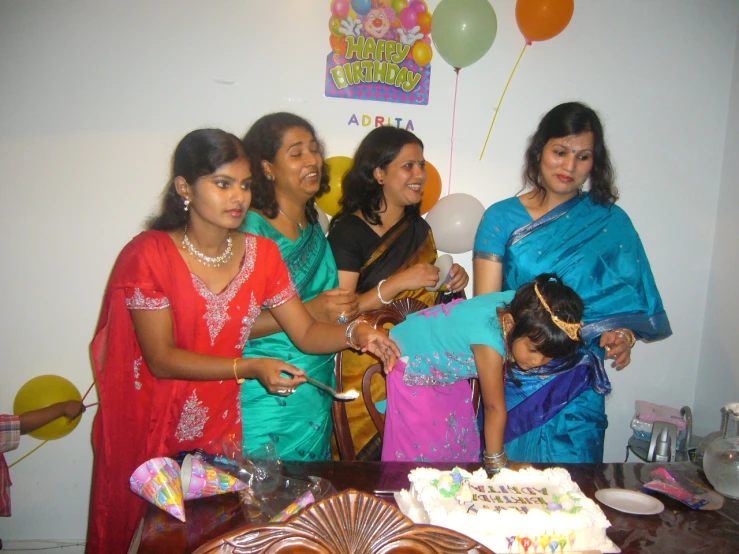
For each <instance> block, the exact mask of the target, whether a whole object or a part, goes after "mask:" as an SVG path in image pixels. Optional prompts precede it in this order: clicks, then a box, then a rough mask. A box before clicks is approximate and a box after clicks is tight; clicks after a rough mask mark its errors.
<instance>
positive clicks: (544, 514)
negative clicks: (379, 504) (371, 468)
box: [399, 468, 620, 554]
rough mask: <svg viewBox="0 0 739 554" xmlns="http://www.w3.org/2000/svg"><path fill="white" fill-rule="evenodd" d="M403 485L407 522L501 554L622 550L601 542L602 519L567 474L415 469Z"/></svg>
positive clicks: (606, 540)
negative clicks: (429, 526)
mask: <svg viewBox="0 0 739 554" xmlns="http://www.w3.org/2000/svg"><path fill="white" fill-rule="evenodd" d="M408 479H409V480H410V482H411V488H410V491H406V490H403V491H401V493H400V499H399V505H401V508H403V507H405V508H406V509H405V510H404V511H405V512H406V515H408V517H410V518H411V519H412V520H414V521H415V522H416V523H431V524H433V525H439V526H441V527H446V528H449V529H452V530H454V531H458V532H460V533H462V534H464V535H467V536H468V537H471V538H473V539H475V540H476V541H478V542H479V543H481V544H483V545H485V546H487V547H488V548H490V549H491V550H493V551H495V552H498V553H500V554H502V553H504V552H511V553H513V552H529V553H535V552H539V553H547V554H549V553H551V554H559V553H564V552H579V551H583V550H597V551H600V552H620V549H619V548H618V547H617V546H616V545H615V544H613V542H611V540H610V539H609V538H608V537H607V536H606V529H607V528H608V527H610V526H611V524H610V523H609V522H608V519H607V518H606V516H605V514H604V513H603V511H602V510H601V509H600V508H599V507H598V506H597V505H596V504H595V502H593V501H592V500H590V499H589V498H587V497H586V496H585V495H584V494H583V493H582V491H581V490H580V487H578V486H577V483H575V482H573V481H572V479H571V478H570V474H569V473H568V472H567V470H565V469H562V468H552V469H545V470H544V471H539V470H536V469H522V470H520V471H511V470H508V469H503V470H501V471H500V473H498V475H496V476H495V477H493V478H492V479H489V478H488V477H487V474H486V473H485V471H484V470H483V469H479V470H478V471H476V472H475V473H474V474H470V473H469V472H467V471H464V470H462V469H459V468H455V469H454V471H451V472H450V471H439V470H437V469H428V468H419V469H414V470H413V471H411V473H410V475H409V476H408Z"/></svg>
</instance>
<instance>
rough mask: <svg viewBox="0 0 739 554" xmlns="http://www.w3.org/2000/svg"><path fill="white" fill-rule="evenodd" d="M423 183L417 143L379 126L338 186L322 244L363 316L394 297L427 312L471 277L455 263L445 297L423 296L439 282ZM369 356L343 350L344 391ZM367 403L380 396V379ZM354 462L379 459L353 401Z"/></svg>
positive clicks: (373, 435) (358, 378)
mask: <svg viewBox="0 0 739 554" xmlns="http://www.w3.org/2000/svg"><path fill="white" fill-rule="evenodd" d="M425 182H426V169H425V161H424V159H423V143H422V142H421V141H420V140H419V139H418V137H416V136H415V135H414V134H413V133H411V132H409V131H406V130H404V129H399V128H397V127H377V128H376V129H374V130H373V131H371V132H370V133H369V134H368V135H367V136H366V137H365V138H364V140H362V142H361V143H360V145H359V147H358V148H357V152H356V154H355V155H354V165H353V166H352V168H351V169H350V170H349V172H348V173H347V175H346V176H345V177H344V181H343V193H344V196H343V198H342V200H341V211H340V212H339V213H338V214H336V217H335V218H334V219H333V220H332V221H331V227H330V230H329V235H328V240H329V243H330V244H331V248H332V250H333V253H334V258H335V259H336V266H337V268H338V270H339V286H340V287H341V288H342V289H345V290H347V291H351V292H356V293H357V294H359V306H360V308H359V310H360V312H366V311H368V310H374V309H376V308H380V307H382V306H383V305H384V304H389V303H390V302H391V301H393V300H395V299H398V298H406V297H408V298H415V299H417V300H420V301H421V302H423V303H424V304H425V305H426V306H432V305H434V304H438V303H440V302H445V301H449V300H451V299H452V298H455V297H458V296H459V295H460V294H464V288H465V286H467V283H468V281H469V277H468V275H467V272H466V271H465V270H464V269H463V268H462V267H461V266H459V265H458V264H454V266H453V267H452V270H451V272H450V280H449V282H448V283H447V285H446V286H445V287H442V288H445V289H446V290H445V291H444V292H429V291H427V290H426V288H425V287H431V288H433V287H434V286H435V285H436V284H437V282H438V280H439V274H438V269H437V268H436V267H435V266H434V265H433V263H434V262H435V261H436V258H437V253H436V244H435V243H434V237H433V234H432V233H431V228H430V227H429V225H428V224H427V223H426V221H425V220H424V219H423V218H422V217H421V214H420V211H419V205H420V202H421V194H422V193H423V185H424V183H425ZM373 363H375V360H374V358H372V357H371V356H369V355H367V354H357V353H349V352H346V353H345V354H344V359H343V375H342V379H343V385H344V388H354V389H357V390H361V388H362V387H361V382H362V377H363V376H364V371H365V370H366V369H367V368H368V367H369V366H370V365H372V364H373ZM372 388H373V398H375V399H381V398H384V394H385V392H384V387H383V384H382V382H381V380H379V382H378V383H377V385H376V386H375V384H373V387H372ZM375 388H377V389H378V390H376V391H375V390H374V389H375ZM346 410H347V416H348V418H349V426H350V428H351V433H352V440H353V442H354V445H355V448H356V450H357V457H358V458H359V459H363V460H373V459H375V460H379V459H380V450H381V447H380V446H381V445H380V441H379V437H378V436H377V430H376V428H375V426H374V424H373V423H372V420H371V419H370V417H369V414H368V413H367V410H366V409H365V406H364V401H363V399H362V398H359V399H357V400H355V401H352V402H348V403H347V405H346Z"/></svg>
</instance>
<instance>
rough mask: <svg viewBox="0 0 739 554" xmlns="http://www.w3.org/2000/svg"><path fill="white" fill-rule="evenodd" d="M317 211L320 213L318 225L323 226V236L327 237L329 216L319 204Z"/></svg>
mask: <svg viewBox="0 0 739 554" xmlns="http://www.w3.org/2000/svg"><path fill="white" fill-rule="evenodd" d="M316 211H317V212H318V223H319V224H320V225H321V229H323V234H324V235H326V234H328V216H327V215H326V212H324V211H323V210H322V209H321V208H319V207H318V204H316Z"/></svg>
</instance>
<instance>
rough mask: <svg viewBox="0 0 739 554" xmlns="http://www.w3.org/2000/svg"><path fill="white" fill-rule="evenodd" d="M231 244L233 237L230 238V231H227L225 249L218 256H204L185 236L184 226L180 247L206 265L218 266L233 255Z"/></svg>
mask: <svg viewBox="0 0 739 554" xmlns="http://www.w3.org/2000/svg"><path fill="white" fill-rule="evenodd" d="M232 246H233V239H232V238H231V233H229V234H228V237H227V238H226V250H224V251H223V254H221V255H220V256H216V257H215V258H211V257H210V256H206V255H205V254H203V253H202V252H200V250H198V249H197V248H195V247H194V246H193V245H192V243H191V242H190V239H188V238H187V227H185V234H184V235H183V236H182V248H184V249H185V250H187V252H188V253H189V254H192V255H193V256H195V259H196V260H197V261H199V262H200V263H201V264H203V265H204V266H206V267H220V266H222V265H223V264H225V263H227V262H228V261H229V260H231V258H233V255H234V251H233V248H232Z"/></svg>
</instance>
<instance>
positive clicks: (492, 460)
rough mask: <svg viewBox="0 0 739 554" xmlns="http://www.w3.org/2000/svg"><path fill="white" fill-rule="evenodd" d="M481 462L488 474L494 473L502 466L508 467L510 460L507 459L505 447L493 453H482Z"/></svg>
mask: <svg viewBox="0 0 739 554" xmlns="http://www.w3.org/2000/svg"><path fill="white" fill-rule="evenodd" d="M482 463H483V466H485V471H486V472H487V473H488V475H494V474H496V473H498V472H499V471H500V470H501V469H503V468H504V467H508V466H509V465H510V462H509V461H508V454H507V453H506V451H505V449H503V450H501V451H500V452H495V453H494V454H488V453H487V451H486V452H483V454H482Z"/></svg>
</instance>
